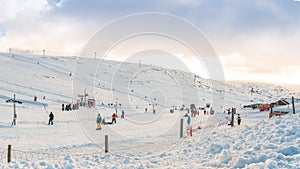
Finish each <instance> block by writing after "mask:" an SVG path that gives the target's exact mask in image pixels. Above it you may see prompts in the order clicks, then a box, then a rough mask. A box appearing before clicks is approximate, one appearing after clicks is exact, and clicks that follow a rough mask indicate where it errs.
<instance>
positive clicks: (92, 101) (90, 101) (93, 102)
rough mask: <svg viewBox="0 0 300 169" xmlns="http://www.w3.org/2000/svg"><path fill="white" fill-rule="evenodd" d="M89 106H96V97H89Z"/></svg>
mask: <svg viewBox="0 0 300 169" xmlns="http://www.w3.org/2000/svg"><path fill="white" fill-rule="evenodd" d="M88 106H89V108H93V107H95V99H88Z"/></svg>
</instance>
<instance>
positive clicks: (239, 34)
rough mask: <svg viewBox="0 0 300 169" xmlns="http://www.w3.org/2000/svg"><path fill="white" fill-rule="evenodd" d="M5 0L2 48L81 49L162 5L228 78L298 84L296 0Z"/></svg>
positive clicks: (299, 9)
mask: <svg viewBox="0 0 300 169" xmlns="http://www.w3.org/2000/svg"><path fill="white" fill-rule="evenodd" d="M0 4H1V6H0V51H1V52H8V51H9V49H10V48H11V49H13V51H23V50H29V51H33V53H34V54H42V52H41V51H42V50H43V49H45V50H46V53H48V54H49V55H50V54H52V55H79V54H80V52H81V50H82V48H83V47H84V45H85V44H86V43H87V41H88V40H89V39H90V38H91V37H92V36H93V35H94V34H95V32H97V31H98V30H99V29H101V28H102V27H103V26H104V25H105V24H107V23H109V22H111V21H113V20H116V19H118V18H120V17H123V16H126V15H130V14H134V13H141V12H162V13H168V14H171V15H175V16H178V17H180V18H183V19H185V20H187V21H188V22H190V23H192V24H193V25H195V26H196V27H198V29H199V30H200V31H201V32H203V34H205V36H206V37H207V38H208V39H209V41H210V42H211V44H212V45H213V47H214V48H215V50H216V53H217V54H218V56H219V59H220V62H221V64H222V66H223V70H224V75H225V79H226V80H246V81H264V82H270V83H287V84H298V85H299V84H300V57H299V53H300V48H299V44H300V30H299V28H300V22H299V18H300V3H299V2H296V1H294V0H287V1H276V0H264V1H262V0H245V1H240V0H233V1H225V0H224V1H223V0H221V1H210V0H163V1H162V0H153V1H139V0H125V1H124V0H112V1H103V0H99V1H94V0H86V1H80V0H72V1H71V0H27V1H20V0H0ZM120 29H122V28H120ZM154 43H158V42H154ZM136 46H138V44H136ZM132 49H133V48H132ZM170 51H171V53H172V54H173V55H174V56H176V59H179V60H180V61H181V62H182V63H183V64H185V66H186V67H188V69H190V71H192V72H194V73H197V74H200V75H201V76H204V77H205V76H206V75H205V74H206V72H205V68H203V65H201V60H200V61H196V60H195V58H193V57H191V53H189V52H188V51H185V52H184V51H179V50H176V51H175V50H174V51H172V49H170V50H169V51H167V52H169V53H170ZM122 53H123V54H124V56H121V57H125V56H126V53H129V50H127V51H125V52H124V50H121V49H120V50H119V51H118V52H116V51H115V52H114V53H111V54H112V55H114V56H115V57H116V59H118V57H119V60H120V55H122ZM144 62H146V60H145V61H144ZM167 65H168V64H167V63H166V66H167ZM160 66H162V65H160Z"/></svg>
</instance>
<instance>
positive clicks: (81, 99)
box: [78, 89, 89, 107]
mask: <svg viewBox="0 0 300 169" xmlns="http://www.w3.org/2000/svg"><path fill="white" fill-rule="evenodd" d="M87 96H89V94H87V93H86V89H84V94H83V95H78V97H80V106H84V107H85V105H86V97H87ZM83 98H84V101H83Z"/></svg>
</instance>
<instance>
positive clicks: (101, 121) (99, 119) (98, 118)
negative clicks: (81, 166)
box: [96, 110, 125, 130]
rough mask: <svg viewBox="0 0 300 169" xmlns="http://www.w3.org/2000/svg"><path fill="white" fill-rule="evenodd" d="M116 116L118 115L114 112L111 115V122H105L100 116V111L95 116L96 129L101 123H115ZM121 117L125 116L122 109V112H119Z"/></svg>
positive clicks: (98, 128) (99, 128)
mask: <svg viewBox="0 0 300 169" xmlns="http://www.w3.org/2000/svg"><path fill="white" fill-rule="evenodd" d="M117 118H118V115H117V114H116V113H113V114H112V116H111V122H107V121H105V118H102V117H101V115H100V113H98V116H97V119H96V123H97V130H101V128H102V126H101V124H102V125H109V124H110V125H111V124H114V123H115V124H116V123H117ZM121 118H125V112H124V110H122V114H121Z"/></svg>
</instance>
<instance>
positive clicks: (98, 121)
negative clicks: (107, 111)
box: [96, 113, 102, 130]
mask: <svg viewBox="0 0 300 169" xmlns="http://www.w3.org/2000/svg"><path fill="white" fill-rule="evenodd" d="M96 122H97V129H96V130H101V122H102V117H101V115H100V113H99V114H98V116H97V121H96Z"/></svg>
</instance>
